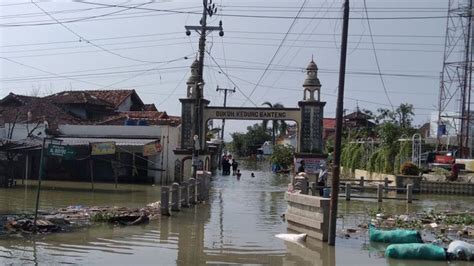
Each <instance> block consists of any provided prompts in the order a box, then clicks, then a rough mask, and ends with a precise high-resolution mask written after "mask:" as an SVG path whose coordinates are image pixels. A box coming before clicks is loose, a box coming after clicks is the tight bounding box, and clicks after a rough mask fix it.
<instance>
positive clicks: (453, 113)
mask: <svg viewBox="0 0 474 266" xmlns="http://www.w3.org/2000/svg"><path fill="white" fill-rule="evenodd" d="M472 1H473V0H449V4H448V15H447V24H446V39H445V47H444V58H443V70H442V72H441V77H440V91H439V101H438V129H437V136H438V148H439V146H440V137H441V135H442V133H443V132H440V129H443V128H446V126H450V127H451V128H454V129H455V131H456V134H457V137H458V146H459V155H460V156H461V157H465V156H466V155H467V152H466V148H471V145H470V141H469V130H470V123H469V121H470V112H471V108H470V107H471V104H470V101H471V72H472V71H471V70H472V43H473V42H472V37H473V34H472V31H473V30H474V28H473V27H472V25H471V23H472ZM448 138H449V134H448Z"/></svg>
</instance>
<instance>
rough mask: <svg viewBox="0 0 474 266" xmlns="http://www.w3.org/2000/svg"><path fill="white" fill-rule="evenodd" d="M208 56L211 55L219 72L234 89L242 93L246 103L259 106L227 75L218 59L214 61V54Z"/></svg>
mask: <svg viewBox="0 0 474 266" xmlns="http://www.w3.org/2000/svg"><path fill="white" fill-rule="evenodd" d="M208 55H209V57H211V60H212V61H213V62H214V64H216V66H217V67H218V68H219V70H220V71H221V73H222V74H224V75H225V76H226V77H227V79H228V80H229V81H230V82H231V83H232V84H233V85H234V87H235V88H236V89H237V90H238V91H239V92H240V93H242V95H243V96H244V97H245V98H246V100H245V101H249V102H251V103H252V104H253V105H254V106H257V104H256V103H255V102H254V101H252V99H250V97H249V96H247V95H246V94H245V92H244V91H242V90H241V89H240V87H239V85H237V84H236V83H235V82H234V81H233V80H232V79H231V78H230V76H229V75H228V74H227V72H226V71H224V69H222V67H221V66H220V65H219V63H218V62H217V61H216V59H214V57H213V56H212V54H210V53H208Z"/></svg>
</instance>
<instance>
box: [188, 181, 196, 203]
mask: <svg viewBox="0 0 474 266" xmlns="http://www.w3.org/2000/svg"><path fill="white" fill-rule="evenodd" d="M196 203H197V198H196V179H194V178H190V179H189V204H193V205H195V204H196Z"/></svg>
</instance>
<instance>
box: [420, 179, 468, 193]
mask: <svg viewBox="0 0 474 266" xmlns="http://www.w3.org/2000/svg"><path fill="white" fill-rule="evenodd" d="M421 193H430V194H455V195H471V196H473V195H474V184H473V183H464V182H463V183H461V182H432V181H421Z"/></svg>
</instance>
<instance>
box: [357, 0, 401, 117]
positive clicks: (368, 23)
mask: <svg viewBox="0 0 474 266" xmlns="http://www.w3.org/2000/svg"><path fill="white" fill-rule="evenodd" d="M364 9H365V15H366V17H367V25H368V26H369V34H370V40H371V41H372V48H373V51H374V57H375V63H376V65H377V70H378V71H379V74H380V75H379V76H380V81H381V82H382V87H383V90H384V92H385V96H387V101H388V102H389V104H390V106H391V107H392V110H393V109H394V108H393V104H392V101H391V100H390V96H389V95H388V92H387V88H386V87H385V81H384V80H383V77H382V71H381V70H380V64H379V58H378V57H377V50H376V49H375V44H374V37H373V36H372V27H371V26H370V19H369V12H368V11H367V2H366V0H364Z"/></svg>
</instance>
